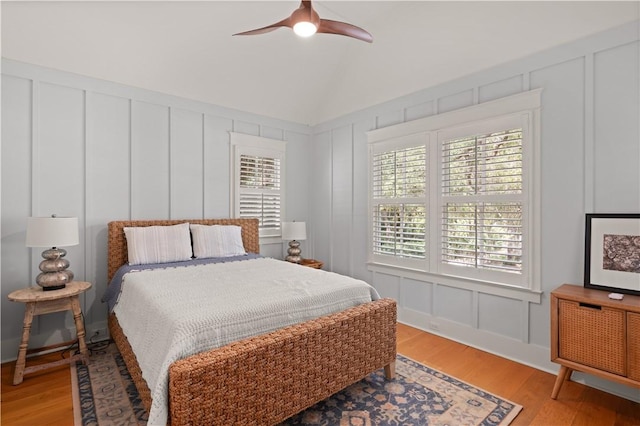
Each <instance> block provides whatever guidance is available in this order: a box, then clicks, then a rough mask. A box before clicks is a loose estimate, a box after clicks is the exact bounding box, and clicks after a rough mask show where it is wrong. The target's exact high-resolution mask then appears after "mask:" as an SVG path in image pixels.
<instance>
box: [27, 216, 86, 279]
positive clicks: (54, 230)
mask: <svg viewBox="0 0 640 426" xmlns="http://www.w3.org/2000/svg"><path fill="white" fill-rule="evenodd" d="M77 244H79V237H78V218H77V217H56V215H52V216H51V217H29V218H27V239H26V246H27V247H51V248H49V249H48V250H45V251H43V252H42V257H43V258H44V259H45V260H43V261H42V262H40V266H39V268H40V271H42V272H41V273H40V274H38V276H37V277H36V283H37V284H38V285H39V286H40V287H42V290H44V291H49V290H59V289H61V288H64V287H65V286H66V285H67V283H69V282H71V281H73V272H71V271H69V270H68V269H67V268H68V267H69V261H68V260H67V259H63V258H64V256H65V255H66V254H67V251H66V250H64V249H61V248H59V247H60V246H75V245H77Z"/></svg>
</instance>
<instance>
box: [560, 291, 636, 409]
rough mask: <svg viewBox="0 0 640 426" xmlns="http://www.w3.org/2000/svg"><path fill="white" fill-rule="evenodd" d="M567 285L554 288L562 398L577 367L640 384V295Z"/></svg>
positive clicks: (600, 375) (586, 371)
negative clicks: (616, 296) (613, 296)
mask: <svg viewBox="0 0 640 426" xmlns="http://www.w3.org/2000/svg"><path fill="white" fill-rule="evenodd" d="M608 294H609V293H608V292H606V291H600V290H593V289H587V288H584V287H583V286H578V285H570V284H564V285H562V286H560V287H558V288H557V289H555V290H554V291H552V292H551V361H553V362H557V363H558V364H560V371H559V372H558V377H557V379H556V383H555V385H554V387H553V392H552V394H551V398H553V399H556V398H557V396H558V393H559V392H560V388H561V387H562V384H563V383H564V381H565V379H567V378H569V377H570V376H571V372H572V371H573V370H577V371H582V372H584V373H588V374H593V375H594V376H599V377H603V378H606V379H609V380H613V381H616V382H619V383H624V384H626V385H631V386H637V387H640V296H632V295H624V299H623V300H613V299H610V298H609V297H608Z"/></svg>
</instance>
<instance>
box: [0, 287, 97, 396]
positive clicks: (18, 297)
mask: <svg viewBox="0 0 640 426" xmlns="http://www.w3.org/2000/svg"><path fill="white" fill-rule="evenodd" d="M89 288H91V283H88V282H84V281H71V282H70V283H69V284H67V285H66V287H65V288H62V289H60V290H50V291H43V290H42V288H41V287H29V288H23V289H20V290H16V291H13V292H11V293H9V295H8V296H7V297H8V298H9V300H11V301H13V302H21V303H24V304H25V305H26V306H25V311H24V323H23V327H22V341H21V342H20V349H19V350H18V360H17V361H16V368H15V372H14V375H13V384H14V385H19V384H20V383H22V379H23V377H24V375H25V374H28V373H33V372H36V371H40V370H44V369H47V368H52V367H57V366H58V365H63V364H71V363H72V362H74V361H76V360H81V361H82V362H84V363H85V364H87V363H88V362H89V351H88V350H87V344H86V342H85V340H84V337H85V331H84V323H83V321H82V310H81V309H80V301H79V299H78V296H79V295H80V294H82V293H84V292H85V291H87V290H88V289H89ZM62 311H72V312H73V319H74V320H75V324H76V337H77V338H78V345H79V346H80V354H78V355H73V356H71V357H69V358H67V359H62V360H60V361H54V362H49V363H46V364H40V365H35V366H32V367H26V368H25V365H26V360H27V346H28V343H29V335H30V334H31V323H32V322H33V317H34V316H36V315H42V314H50V313H53V312H62Z"/></svg>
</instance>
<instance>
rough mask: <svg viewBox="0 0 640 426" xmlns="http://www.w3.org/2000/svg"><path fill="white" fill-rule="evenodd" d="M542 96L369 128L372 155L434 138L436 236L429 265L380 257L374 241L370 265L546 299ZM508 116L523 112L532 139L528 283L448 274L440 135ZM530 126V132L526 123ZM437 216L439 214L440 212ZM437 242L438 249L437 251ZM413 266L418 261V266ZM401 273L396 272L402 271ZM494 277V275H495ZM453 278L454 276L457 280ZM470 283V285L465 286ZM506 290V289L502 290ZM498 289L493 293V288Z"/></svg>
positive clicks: (432, 224)
mask: <svg viewBox="0 0 640 426" xmlns="http://www.w3.org/2000/svg"><path fill="white" fill-rule="evenodd" d="M541 94H542V89H535V90H531V91H527V92H523V93H518V94H515V95H511V96H507V97H504V98H500V99H496V100H493V101H488V102H484V103H481V104H477V105H472V106H469V107H465V108H461V109H458V110H454V111H449V112H445V113H442V114H438V115H434V116H429V117H425V118H421V119H418V120H414V121H410V122H405V123H400V124H397V125H393V126H389V127H384V128H381V129H376V130H372V131H369V132H367V139H368V143H369V147H370V153H371V152H372V150H373V149H375V148H373V147H375V146H378V145H379V144H380V146H392V145H393V141H394V140H396V141H397V140H399V139H403V138H409V137H416V136H417V137H419V136H420V135H421V136H422V137H426V138H428V140H429V141H431V142H430V143H429V142H428V143H429V145H428V146H430V149H428V154H427V156H428V159H427V161H428V165H427V168H428V176H429V187H428V188H429V189H428V193H429V195H428V200H429V201H428V202H429V205H428V206H427V211H428V213H427V218H428V224H427V225H428V226H427V228H428V229H427V238H429V237H431V240H429V239H427V243H428V244H427V247H428V248H429V249H430V250H431V252H430V253H429V254H428V255H427V258H428V259H429V260H428V262H425V263H428V264H427V265H425V267H424V268H422V267H418V268H416V267H406V266H403V265H401V264H400V263H399V262H398V263H397V262H393V261H392V262H384V261H380V260H379V259H375V258H374V257H373V256H372V245H371V241H369V246H368V247H367V252H368V259H369V260H368V265H369V269H370V270H372V271H379V272H382V271H386V270H388V271H390V272H391V271H397V272H400V271H404V272H403V273H402V274H401V275H404V274H406V273H409V274H411V276H422V277H423V279H424V280H426V281H433V278H435V277H441V278H442V280H445V281H446V282H448V283H452V282H460V283H461V284H460V285H461V286H465V287H466V286H468V285H470V283H471V284H473V283H475V284H473V285H476V286H480V287H482V288H486V287H487V286H488V287H489V288H492V289H494V290H495V292H494V293H495V294H505V295H506V294H509V295H513V294H530V295H532V298H533V299H534V300H532V301H536V300H537V301H538V302H539V300H540V296H539V295H540V294H541V287H542V285H541V279H540V278H541V277H540V271H541V270H540V218H541V215H540V179H541V173H540V107H541ZM508 116H521V117H524V120H523V133H525V132H526V134H527V136H526V137H527V143H526V144H523V145H524V146H523V149H524V150H525V151H523V159H526V161H528V163H529V164H528V166H527V167H524V165H523V169H524V170H523V180H526V181H527V182H528V187H527V190H526V194H524V195H525V202H526V203H527V208H525V213H524V216H523V222H526V226H527V228H528V232H526V234H525V235H523V270H522V277H523V281H524V283H520V284H517V285H516V284H510V283H504V282H498V281H495V280H493V279H492V277H491V276H487V277H484V278H483V277H478V276H475V277H472V276H457V275H455V274H452V273H450V272H449V273H445V271H442V270H441V269H442V268H440V252H441V250H440V248H439V247H440V242H441V241H440V238H441V236H440V227H439V226H438V225H439V222H438V220H437V219H436V220H434V218H439V217H440V215H439V213H440V212H439V211H438V210H436V209H438V208H440V205H441V204H440V200H441V196H440V192H441V187H440V175H441V173H440V167H441V158H440V152H441V151H440V150H441V148H440V139H439V133H440V132H445V131H451V130H454V129H456V128H463V127H466V126H482V125H483V123H484V122H489V121H493V120H496V119H500V118H504V117H508ZM524 126H527V128H526V130H525V127H524ZM368 167H371V158H370V159H369V162H368ZM368 177H369V179H371V170H369V173H368ZM371 187H372V185H371V182H369V191H370V192H369V218H368V220H369V233H368V234H369V239H371V230H372V229H373V228H372V226H373V225H372V222H371V221H372V217H371V215H372V211H373V210H372V209H373V204H372V193H371V191H372V189H371ZM434 214H435V215H437V216H434ZM434 245H435V247H436V248H435V249H434ZM412 266H413V265H412ZM397 272H396V274H397ZM489 275H490V274H489ZM452 279H453V280H452ZM463 282H464V284H462V283H463ZM501 289H502V290H501ZM492 292H493V291H492ZM521 299H523V300H525V299H527V300H529V299H530V297H523V298H521Z"/></svg>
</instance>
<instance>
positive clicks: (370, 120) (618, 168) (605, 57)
mask: <svg viewBox="0 0 640 426" xmlns="http://www.w3.org/2000/svg"><path fill="white" fill-rule="evenodd" d="M638 34H640V30H639V23H638V22H635V23H632V24H629V25H625V26H623V27H620V28H616V29H614V30H611V31H608V32H606V33H602V34H598V35H596V36H593V37H589V38H587V39H583V40H579V41H576V42H574V43H571V44H568V45H563V46H560V47H558V48H554V49H552V50H549V51H545V52H541V53H539V54H536V55H534V56H529V57H526V58H523V59H521V60H518V61H515V62H511V63H507V64H504V65H502V66H499V67H495V68H492V69H489V70H486V71H484V72H481V73H478V74H473V75H469V76H467V77H465V78H462V79H459V80H456V81H452V82H449V83H447V84H443V85H440V86H437V87H432V88H428V89H426V90H424V91H420V92H417V93H414V94H411V95H409V96H406V97H403V98H400V99H396V100H393V101H391V102H387V103H384V104H382V105H377V106H374V107H371V108H369V109H366V110H363V111H359V112H356V113H353V114H350V115H348V116H344V117H340V118H338V119H336V120H332V121H330V122H327V123H322V124H320V125H318V126H316V127H315V128H314V146H313V148H314V154H313V155H314V158H316V159H318V162H317V163H316V164H315V169H314V172H315V176H316V180H315V182H314V185H315V186H316V187H315V189H314V191H315V192H316V194H318V195H319V196H318V198H316V199H314V200H312V201H311V203H312V209H311V211H312V216H311V220H312V222H313V223H314V224H315V227H316V230H317V231H319V232H320V234H319V235H317V236H316V238H315V239H314V244H315V253H316V256H317V257H318V258H319V259H322V260H324V261H325V262H326V265H327V267H329V268H331V269H332V270H334V271H336V272H341V273H345V274H349V275H353V276H356V277H359V278H362V279H364V280H367V281H369V282H371V283H372V284H373V285H374V286H375V287H376V288H377V289H378V290H379V292H380V293H381V294H382V295H384V296H389V297H393V298H395V299H397V300H398V301H399V318H400V320H401V321H402V322H405V323H408V324H411V325H413V326H416V327H419V328H422V329H425V330H429V331H432V332H435V333H438V334H441V335H444V336H446V337H449V338H453V339H455V340H459V341H462V342H465V343H467V344H470V345H473V346H476V347H479V348H482V349H485V350H487V351H489V352H493V353H497V354H500V355H503V356H506V357H509V358H511V359H514V360H518V361H520V362H523V363H526V364H529V365H534V366H536V367H539V368H541V369H545V370H547V371H552V372H555V371H556V370H557V366H556V365H555V364H552V363H551V362H550V361H549V356H550V354H549V347H550V342H549V338H550V337H549V328H550V324H549V292H551V291H552V290H553V289H554V288H555V287H557V286H559V285H561V284H563V283H575V284H579V285H581V283H582V276H583V256H584V225H585V224H584V215H585V213H588V212H601V213H602V212H619V213H623V212H626V213H633V212H640V167H639V164H640V134H639V132H640V118H639V117H640V99H639V96H640V77H639V75H640V73H639V66H640V65H639V64H640V55H639V52H640V42H639V41H638ZM536 88H542V108H541V141H542V142H541V169H542V176H541V188H540V191H541V192H540V195H541V216H542V217H541V218H540V220H541V229H540V232H541V234H540V238H541V251H542V256H541V257H542V258H541V277H542V283H541V287H542V290H543V294H542V297H541V303H533V302H527V301H526V300H522V299H521V298H517V297H504V296H503V295H498V294H496V292H495V291H489V290H491V289H490V288H489V289H486V290H487V291H484V290H483V289H480V290H478V289H475V288H469V286H468V285H467V283H465V282H462V281H456V280H455V279H440V278H438V277H433V276H431V277H429V278H427V277H420V276H416V275H417V274H403V273H401V272H398V273H396V274H390V273H380V272H372V271H371V270H369V269H368V268H367V263H366V262H367V232H368V228H367V208H368V207H367V185H368V183H367V182H368V181H367V160H368V151H367V138H366V133H365V132H367V131H369V130H372V129H378V128H382V127H387V126H390V125H393V124H397V123H402V122H407V121H411V120H414V119H417V118H421V117H426V116H430V115H434V114H438V113H443V112H446V111H451V110H455V109H458V108H463V107H467V106H470V105H474V104H478V103H482V102H486V101H490V100H492V99H497V98H501V97H504V96H508V95H512V94H516V93H520V92H523V91H527V90H531V89H536ZM327 200H330V201H331V202H330V203H327V202H326V201H327ZM578 377H579V375H578ZM587 380H588V381H589V383H590V384H593V385H594V386H598V387H601V388H604V389H608V390H609V391H611V392H615V393H618V394H621V395H623V396H627V397H629V396H630V395H632V396H631V397H632V398H634V399H638V398H639V396H638V394H637V390H632V389H630V388H627V387H623V386H618V385H615V384H613V383H611V382H605V381H599V380H595V379H593V378H588V379H587Z"/></svg>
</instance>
